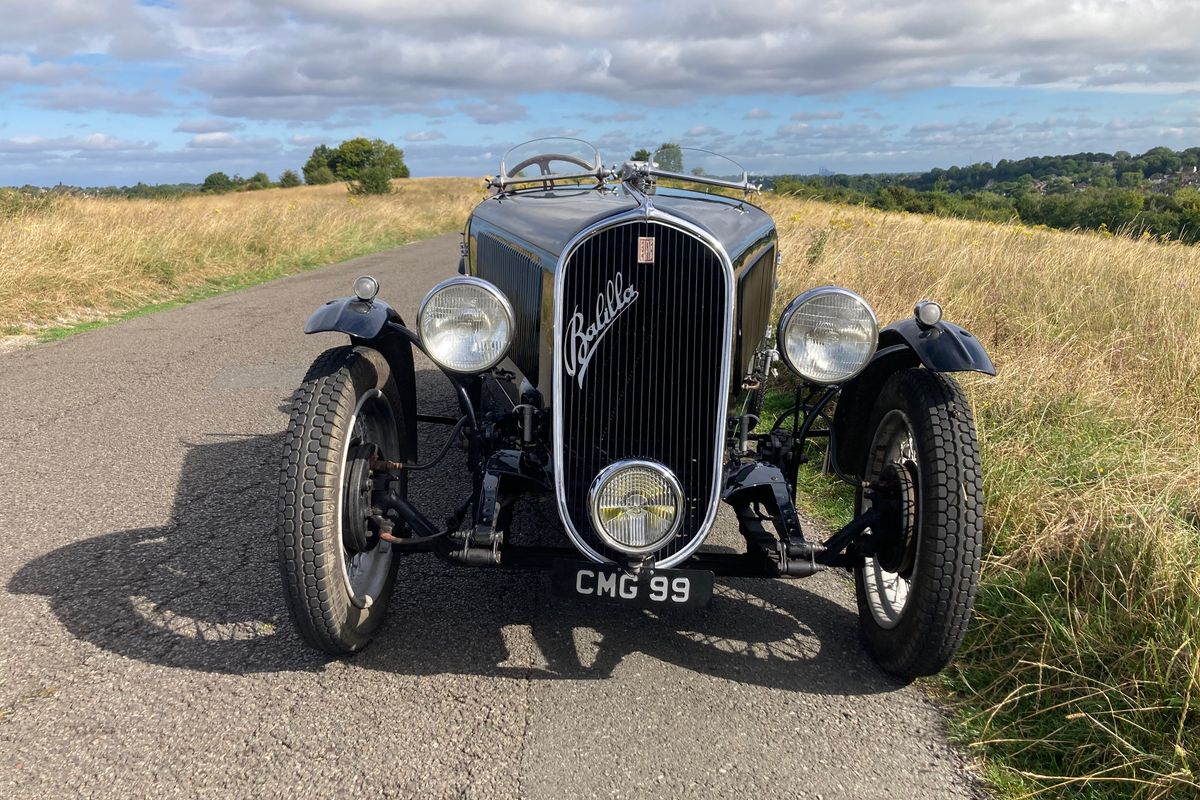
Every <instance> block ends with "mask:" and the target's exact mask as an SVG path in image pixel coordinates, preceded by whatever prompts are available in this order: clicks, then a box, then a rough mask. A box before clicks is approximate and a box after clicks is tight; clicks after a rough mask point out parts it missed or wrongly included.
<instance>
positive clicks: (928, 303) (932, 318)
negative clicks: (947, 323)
mask: <svg viewBox="0 0 1200 800" xmlns="http://www.w3.org/2000/svg"><path fill="white" fill-rule="evenodd" d="M913 316H914V317H916V318H917V324H918V325H920V326H921V327H922V328H932V327H933V326H934V325H937V324H938V323H939V322H941V321H942V307H941V305H940V304H938V303H935V302H934V301H933V300H921V301H920V302H918V303H917V304H916V306H914V307H913Z"/></svg>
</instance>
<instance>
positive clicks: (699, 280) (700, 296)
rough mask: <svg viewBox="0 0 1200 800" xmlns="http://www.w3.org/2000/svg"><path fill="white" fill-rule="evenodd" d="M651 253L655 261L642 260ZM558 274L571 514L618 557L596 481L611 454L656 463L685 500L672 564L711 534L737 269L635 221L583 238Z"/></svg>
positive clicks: (560, 474)
mask: <svg viewBox="0 0 1200 800" xmlns="http://www.w3.org/2000/svg"><path fill="white" fill-rule="evenodd" d="M650 239H652V240H653V246H652V247H650V246H649V244H648V242H647V240H650ZM650 251H652V253H653V256H652V258H653V262H652V263H639V260H641V261H648V260H649V259H648V257H647V256H648V253H649V252H650ZM639 257H640V258H639ZM558 280H559V282H560V288H559V297H558V308H557V309H556V314H557V318H558V326H557V328H556V330H557V334H558V336H559V342H558V349H557V353H556V362H555V371H556V374H555V381H556V382H557V384H558V388H557V390H556V408H555V415H556V417H555V420H556V429H557V434H558V448H559V449H558V451H557V453H558V463H557V464H556V471H557V479H558V483H559V485H558V487H557V491H558V495H559V507H560V512H561V513H562V515H563V517H564V520H563V521H564V522H565V523H566V524H567V525H568V528H569V530H571V531H572V532H573V534H574V537H575V538H576V543H577V544H582V545H584V546H585V549H590V550H591V551H592V552H593V553H594V554H596V555H599V556H601V557H604V558H610V559H613V560H617V559H619V558H620V554H618V553H616V552H614V551H612V550H609V549H608V548H607V547H606V546H605V545H604V544H603V542H602V541H601V540H600V539H599V537H597V536H596V534H595V533H594V532H593V530H592V525H591V522H590V519H589V515H588V509H587V494H588V488H589V487H590V486H591V483H592V481H593V479H595V477H596V475H597V474H598V473H599V472H600V471H601V470H602V469H603V468H604V467H606V466H608V465H609V464H611V463H613V462H614V461H618V460H620V459H626V458H644V459H650V460H652V461H657V462H660V463H662V464H664V465H666V466H667V467H668V468H669V469H670V470H671V471H672V472H674V473H675V476H676V477H677V478H678V479H679V482H680V484H681V485H682V488H683V493H684V496H685V508H686V512H685V516H684V520H683V525H682V527H681V532H680V534H679V535H678V536H676V537H675V538H674V539H672V540H671V542H670V543H668V544H667V545H666V546H665V547H664V548H663V549H662V550H661V551H659V552H658V553H657V554H656V559H657V560H658V561H659V562H660V563H662V562H663V561H667V562H668V563H673V562H671V559H672V556H675V557H676V558H682V557H684V556H685V555H686V551H690V550H691V549H693V547H692V546H691V545H694V544H695V543H696V540H697V538H698V537H702V536H703V535H704V534H705V533H707V529H708V527H709V526H710V525H711V521H712V515H713V513H715V506H716V503H717V499H718V498H717V495H718V489H719V483H720V461H721V455H722V450H723V440H724V431H723V427H724V419H725V413H724V408H725V403H726V399H727V395H728V381H729V374H728V373H729V361H728V354H729V348H730V345H731V342H730V336H731V333H730V328H731V325H730V318H731V317H730V315H731V297H730V293H731V288H730V283H731V276H730V273H729V270H728V269H727V267H726V265H725V263H724V262H723V261H722V259H721V258H720V257H719V256H718V255H717V254H716V252H714V251H713V250H712V249H711V248H710V247H709V246H708V245H707V244H705V243H704V242H703V241H702V240H701V239H699V238H697V237H696V236H694V235H692V234H690V233H688V232H686V231H684V230H681V229H678V228H675V227H673V226H669V225H665V224H662V223H658V222H649V221H644V220H639V221H637V222H629V223H626V224H622V225H617V226H615V227H610V228H606V229H603V230H601V231H599V232H598V233H596V234H594V235H592V236H590V237H589V238H587V239H584V240H583V241H582V242H581V243H580V244H579V245H578V247H577V248H576V249H575V250H574V251H573V252H572V253H571V254H570V255H569V256H568V260H567V261H566V262H565V264H564V265H563V267H562V269H561V272H560V274H559V276H558Z"/></svg>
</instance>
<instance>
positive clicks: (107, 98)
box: [31, 83, 169, 117]
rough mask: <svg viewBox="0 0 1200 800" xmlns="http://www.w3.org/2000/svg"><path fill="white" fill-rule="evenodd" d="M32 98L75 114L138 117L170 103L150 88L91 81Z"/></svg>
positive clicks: (49, 106)
mask: <svg viewBox="0 0 1200 800" xmlns="http://www.w3.org/2000/svg"><path fill="white" fill-rule="evenodd" d="M31 99H32V100H33V102H34V103H35V104H36V105H38V106H41V107H42V108H49V109H53V110H55V111H70V112H73V113H76V114H87V113H90V112H93V111H109V112H113V113H116V114H131V115H134V116H139V117H156V116H158V115H159V114H161V113H162V112H163V111H164V110H166V109H167V108H168V106H169V103H168V102H167V100H166V98H164V97H163V96H162V95H161V94H159V93H158V92H156V91H154V90H152V89H147V88H141V89H136V90H134V91H124V90H121V89H117V88H114V87H112V86H105V85H103V84H93V83H76V84H73V85H71V86H62V87H59V88H57V89H50V90H48V91H46V92H43V93H42V94H38V95H35V96H33V97H32V98H31Z"/></svg>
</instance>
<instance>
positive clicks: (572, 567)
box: [550, 559, 713, 608]
mask: <svg viewBox="0 0 1200 800" xmlns="http://www.w3.org/2000/svg"><path fill="white" fill-rule="evenodd" d="M550 578H551V582H552V584H553V588H554V593H555V594H556V595H558V596H560V597H576V598H579V599H581V600H601V601H606V602H610V603H623V604H625V605H631V606H638V607H640V608H701V607H703V606H706V605H708V601H709V600H711V599H712V592H713V574H712V573H711V572H707V571H705V570H698V569H643V570H642V571H641V572H640V573H639V574H638V575H636V576H634V575H632V574H630V573H628V572H626V571H625V570H623V569H621V568H620V567H618V566H615V565H612V564H593V563H591V562H584V561H564V560H561V559H560V560H557V561H555V562H554V565H553V567H552V568H551V572H550Z"/></svg>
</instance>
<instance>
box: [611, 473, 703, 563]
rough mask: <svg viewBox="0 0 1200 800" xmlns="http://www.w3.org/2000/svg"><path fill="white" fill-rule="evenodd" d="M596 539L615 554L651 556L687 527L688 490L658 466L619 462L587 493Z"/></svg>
mask: <svg viewBox="0 0 1200 800" xmlns="http://www.w3.org/2000/svg"><path fill="white" fill-rule="evenodd" d="M588 508H589V510H590V511H591V515H592V526H593V527H594V528H595V530H596V534H597V535H598V536H599V537H600V538H601V539H602V540H603V541H604V543H605V544H607V545H608V546H609V547H611V548H612V549H614V550H617V551H619V552H622V553H628V554H629V555H644V554H646V553H651V552H653V551H655V550H657V549H658V548H660V547H662V546H663V545H664V544H666V543H667V542H668V541H669V540H670V539H671V537H672V536H674V535H675V534H676V533H677V532H678V531H679V527H680V525H681V524H682V523H683V513H684V508H683V488H682V487H681V486H680V485H679V480H678V479H677V478H676V477H675V476H674V475H673V474H672V473H671V471H670V470H669V469H667V468H666V467H664V466H663V465H662V464H657V463H655V462H653V461H634V460H629V461H618V462H616V463H615V464H610V465H609V466H607V467H605V468H604V469H603V470H602V471H601V472H600V474H599V475H597V476H596V480H594V481H593V482H592V487H591V489H590V490H589V491H588Z"/></svg>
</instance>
